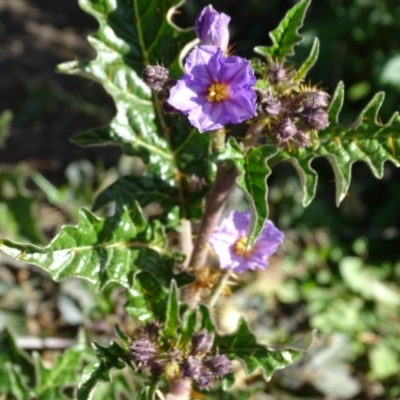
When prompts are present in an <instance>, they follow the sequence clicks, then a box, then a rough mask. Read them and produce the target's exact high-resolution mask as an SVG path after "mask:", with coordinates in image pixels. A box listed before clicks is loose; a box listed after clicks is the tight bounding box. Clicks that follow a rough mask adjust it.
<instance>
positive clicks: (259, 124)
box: [243, 117, 266, 151]
mask: <svg viewBox="0 0 400 400" xmlns="http://www.w3.org/2000/svg"><path fill="white" fill-rule="evenodd" d="M265 125H266V119H265V117H262V118H260V117H257V118H255V119H254V120H253V122H252V123H251V125H250V126H249V129H248V130H247V132H246V136H245V137H244V139H243V144H244V147H245V149H246V151H248V150H249V149H250V148H252V147H254V146H255V145H256V144H257V143H258V139H259V138H260V136H261V133H262V131H263V130H264V128H265Z"/></svg>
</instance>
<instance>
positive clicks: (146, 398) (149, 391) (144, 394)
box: [137, 385, 157, 400]
mask: <svg viewBox="0 0 400 400" xmlns="http://www.w3.org/2000/svg"><path fill="white" fill-rule="evenodd" d="M156 389H157V386H156V385H151V386H148V385H145V386H142V388H141V389H140V392H139V394H138V397H137V400H153V399H154V398H155V393H156Z"/></svg>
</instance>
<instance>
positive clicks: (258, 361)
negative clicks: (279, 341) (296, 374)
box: [214, 319, 313, 385]
mask: <svg viewBox="0 0 400 400" xmlns="http://www.w3.org/2000/svg"><path fill="white" fill-rule="evenodd" d="M312 342H313V334H310V335H307V336H306V337H304V338H303V339H302V340H301V341H298V342H296V343H293V344H291V345H290V344H289V345H285V346H280V347H277V348H272V347H267V346H264V345H261V344H258V343H257V340H256V337H255V336H254V335H253V333H252V332H251V331H250V329H249V328H248V326H247V323H246V321H245V320H244V319H241V320H240V321H239V326H238V329H237V331H236V332H235V333H233V334H231V335H226V336H217V337H216V338H215V341H214V345H215V346H216V347H217V348H218V349H219V351H220V353H221V354H225V355H227V356H228V357H229V358H230V359H231V360H235V359H238V358H239V359H240V361H241V362H242V364H243V366H244V368H245V370H246V373H247V374H248V375H250V374H252V373H253V372H255V371H256V370H257V369H260V370H261V373H262V374H263V377H264V379H266V380H269V379H271V377H272V375H273V373H274V372H275V371H276V370H278V369H281V368H284V367H286V366H288V365H290V364H292V363H293V362H294V361H295V360H296V358H297V357H298V356H299V355H300V354H301V352H304V351H306V350H308V349H309V348H310V346H311V344H312ZM232 383H233V374H230V375H228V378H227V384H228V385H231V384H232Z"/></svg>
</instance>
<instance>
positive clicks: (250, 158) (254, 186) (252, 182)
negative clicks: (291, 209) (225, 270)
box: [220, 138, 277, 246]
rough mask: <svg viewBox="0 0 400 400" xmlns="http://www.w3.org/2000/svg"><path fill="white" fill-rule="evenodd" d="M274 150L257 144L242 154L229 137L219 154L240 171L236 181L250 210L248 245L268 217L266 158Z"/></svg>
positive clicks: (252, 242)
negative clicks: (224, 147)
mask: <svg viewBox="0 0 400 400" xmlns="http://www.w3.org/2000/svg"><path fill="white" fill-rule="evenodd" d="M276 152H277V150H276V148H275V147H274V146H259V147H255V148H251V149H250V150H249V151H248V152H247V153H246V154H243V152H242V150H241V148H240V146H239V145H238V143H237V142H236V140H235V139H234V138H230V139H229V140H228V142H227V145H226V149H225V151H224V152H223V153H222V154H221V155H220V159H230V160H232V161H233V162H234V163H235V165H236V167H237V168H238V170H239V171H240V172H241V175H240V176H239V177H238V179H237V181H236V182H237V184H238V186H239V187H240V188H242V189H243V190H244V192H245V193H246V197H247V199H248V200H249V203H250V210H251V223H250V228H249V233H248V246H252V245H253V244H254V242H255V240H256V239H257V236H258V235H259V234H260V232H261V230H262V228H263V226H264V224H265V222H266V220H267V219H268V201H267V200H268V199H267V196H268V186H267V178H268V176H269V175H270V173H271V169H270V167H269V166H268V160H269V159H270V158H271V157H273V156H274V155H275V154H276Z"/></svg>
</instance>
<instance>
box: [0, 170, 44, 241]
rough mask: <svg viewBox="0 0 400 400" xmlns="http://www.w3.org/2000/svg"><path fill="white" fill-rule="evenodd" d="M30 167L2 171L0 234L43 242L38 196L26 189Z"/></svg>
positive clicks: (0, 184)
mask: <svg viewBox="0 0 400 400" xmlns="http://www.w3.org/2000/svg"><path fill="white" fill-rule="evenodd" d="M28 174H29V172H28V167H27V165H25V164H20V165H18V166H17V167H15V168H14V169H13V170H12V171H10V172H1V173H0V217H1V218H0V220H1V222H2V223H1V224H0V236H7V237H9V238H12V239H14V240H27V241H29V242H32V243H43V238H42V235H41V233H40V229H39V221H38V218H37V215H35V214H36V212H35V211H36V210H35V208H36V206H37V200H38V199H37V198H36V197H35V196H33V195H31V194H29V193H28V192H27V190H26V189H25V180H26V177H27V175H28Z"/></svg>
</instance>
